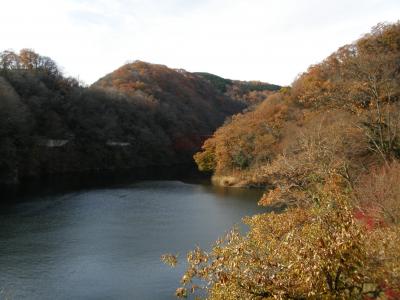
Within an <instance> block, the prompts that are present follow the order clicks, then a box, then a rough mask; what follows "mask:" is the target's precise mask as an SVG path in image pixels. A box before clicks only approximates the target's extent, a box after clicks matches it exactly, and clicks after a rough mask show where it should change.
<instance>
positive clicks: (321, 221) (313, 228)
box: [163, 22, 400, 299]
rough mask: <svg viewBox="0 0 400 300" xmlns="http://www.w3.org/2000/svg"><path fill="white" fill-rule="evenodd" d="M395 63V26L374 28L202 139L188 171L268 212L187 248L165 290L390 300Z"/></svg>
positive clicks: (398, 237)
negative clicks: (172, 285) (236, 189)
mask: <svg viewBox="0 0 400 300" xmlns="http://www.w3.org/2000/svg"><path fill="white" fill-rule="evenodd" d="M399 62H400V23H399V22H397V23H394V24H378V26H376V27H374V28H373V30H372V31H371V33H369V34H366V35H364V36H363V37H362V38H360V39H359V40H357V41H355V42H354V43H351V44H349V45H345V46H343V47H341V48H339V49H338V50H337V51H336V52H334V53H333V54H332V55H330V56H329V57H327V58H326V59H325V60H324V61H322V62H321V63H319V64H316V65H313V66H310V67H309V69H308V70H307V71H306V72H304V73H303V74H301V75H300V76H299V78H298V79H297V80H296V81H295V82H294V83H293V84H292V86H291V87H289V88H285V89H282V90H281V91H280V92H279V93H276V94H273V95H271V96H269V97H268V99H267V100H265V101H264V102H262V103H261V104H259V105H258V106H257V107H254V108H253V109H251V110H250V111H247V112H244V113H240V114H237V115H235V116H233V117H232V119H231V122H229V123H226V124H224V125H223V126H222V127H221V128H219V129H218V130H217V131H216V132H215V133H214V135H213V136H212V137H211V138H210V139H208V140H207V141H206V142H205V143H204V145H203V148H202V151H201V152H199V153H197V154H196V155H195V160H196V162H197V164H198V166H199V168H200V169H201V170H207V171H213V172H214V180H215V182H216V183H217V184H221V185H226V186H264V187H267V188H268V189H267V190H266V192H265V194H264V196H263V197H262V198H261V199H260V201H259V204H260V205H264V206H267V207H268V208H269V211H271V210H273V211H274V213H270V212H269V213H265V214H260V215H255V216H252V217H249V218H246V219H245V223H246V224H247V225H249V227H250V229H249V231H248V233H247V234H245V235H243V234H241V233H240V232H238V231H237V230H232V232H230V233H229V234H227V236H226V237H224V238H222V239H220V240H218V242H216V244H215V246H214V247H213V248H212V250H211V251H203V250H201V249H199V248H196V249H195V250H193V251H192V252H190V253H189V254H188V256H187V257H188V262H189V266H188V269H187V271H186V273H185V274H184V276H183V277H182V281H181V282H182V284H183V286H182V287H181V288H179V289H178V290H177V295H179V296H185V295H187V294H189V293H190V292H195V293H196V291H197V290H198V289H199V288H201V287H205V288H206V290H207V292H208V299H400V272H399V270H400V256H399V253H400V225H399V224H400V188H399V180H400V161H399V160H400V69H399ZM163 258H164V260H165V261H167V262H168V261H169V262H172V263H173V264H175V263H176V260H174V259H175V257H174V256H168V255H166V256H164V257H163ZM193 279H195V280H193ZM198 279H200V282H201V281H202V282H203V283H204V286H199V284H198V283H199V280H198ZM192 282H196V285H195V286H194V287H193V284H192Z"/></svg>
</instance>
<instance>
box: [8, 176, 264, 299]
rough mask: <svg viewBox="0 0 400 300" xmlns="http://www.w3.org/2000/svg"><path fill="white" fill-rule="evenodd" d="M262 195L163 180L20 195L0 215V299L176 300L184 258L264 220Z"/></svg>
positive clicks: (199, 183) (175, 180)
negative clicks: (238, 227) (246, 223)
mask: <svg viewBox="0 0 400 300" xmlns="http://www.w3.org/2000/svg"><path fill="white" fill-rule="evenodd" d="M260 195H261V191H259V190H249V189H235V188H230V189H229V188H217V187H213V186H211V185H210V184H209V183H208V181H205V182H203V181H200V182H186V181H182V180H177V179H168V180H157V181H151V180H145V181H137V180H133V181H132V182H124V183H123V184H115V183H113V184H112V185H110V186H104V185H103V186H100V187H88V188H84V187H79V188H76V189H75V190H64V191H57V192H54V191H52V192H46V193H33V194H32V195H24V196H23V197H22V196H21V197H20V199H18V201H17V202H16V203H14V204H12V205H8V206H6V207H2V208H1V212H0V299H41V300H45V299H49V300H50V299H51V300H53V299H152V300H155V299H175V297H174V291H175V289H176V288H177V287H178V285H179V279H180V277H181V275H182V273H183V270H184V262H185V254H186V252H187V251H188V250H191V249H193V248H194V247H195V246H196V245H199V246H201V247H203V248H210V245H211V244H212V242H213V241H215V240H216V239H217V238H218V237H219V236H221V235H223V234H224V233H226V232H227V230H229V228H231V227H232V225H234V224H238V223H239V222H240V220H241V218H242V217H244V216H247V215H252V214H254V213H257V212H262V211H263V210H262V208H260V207H258V206H257V200H258V199H259V197H260ZM167 252H168V253H179V254H180V258H181V262H183V263H180V264H179V265H178V267H177V268H176V269H171V268H170V267H168V266H166V265H164V264H163V263H162V262H161V261H160V256H161V255H162V254H164V253H167Z"/></svg>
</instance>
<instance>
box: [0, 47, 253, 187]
mask: <svg viewBox="0 0 400 300" xmlns="http://www.w3.org/2000/svg"><path fill="white" fill-rule="evenodd" d="M244 107H245V105H244V104H243V103H242V102H239V101H235V100H232V99H231V98H229V97H227V96H225V95H223V94H222V93H220V92H219V91H218V90H217V89H215V88H214V87H213V86H212V85H211V84H210V83H209V82H208V81H206V80H203V79H202V78H200V77H199V76H196V75H193V74H190V73H187V72H184V71H176V70H172V69H169V68H167V67H165V66H159V65H151V64H148V63H143V62H135V63H133V64H128V65H125V66H123V67H122V68H120V69H118V70H117V71H115V72H113V73H112V74H110V75H107V76H106V77H104V78H102V79H101V80H99V81H98V82H97V83H95V84H94V85H93V86H91V87H83V86H82V85H81V84H80V83H79V82H78V81H76V80H75V79H73V78H65V77H64V76H63V75H62V73H61V72H60V70H59V68H58V67H57V65H56V63H55V62H54V61H53V60H51V59H50V58H48V57H43V56H40V55H38V54H37V53H35V52H33V51H32V50H27V49H24V50H21V52H20V53H14V52H12V51H4V52H2V53H1V54H0V141H1V144H0V182H1V183H10V184H12V183H16V182H18V180H19V179H20V178H23V177H26V176H41V175H45V174H53V173H68V172H86V171H100V170H118V169H126V168H134V167H143V166H150V165H157V166H158V165H172V164H177V163H187V162H190V161H191V160H192V158H191V157H192V155H193V153H194V152H195V151H197V150H198V149H199V147H200V145H201V143H202V142H203V141H204V139H205V138H206V137H207V136H209V135H210V134H211V133H212V132H213V131H214V130H215V129H216V128H217V127H218V126H219V125H221V124H222V123H223V122H224V120H225V118H226V117H227V116H230V115H232V114H234V113H237V112H239V111H241V110H242V109H243V108H244Z"/></svg>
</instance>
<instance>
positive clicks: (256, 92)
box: [195, 72, 281, 105]
mask: <svg viewBox="0 0 400 300" xmlns="http://www.w3.org/2000/svg"><path fill="white" fill-rule="evenodd" d="M195 74H196V75H198V76H200V77H202V78H204V79H206V80H207V81H209V82H210V83H211V84H212V85H213V86H214V87H215V88H216V89H218V90H219V91H220V92H221V93H224V94H225V95H226V96H228V97H230V98H232V99H235V100H238V101H242V102H244V103H246V104H248V105H255V104H258V103H260V102H262V101H263V100H265V99H266V98H267V97H268V96H269V95H271V94H272V93H274V92H276V91H279V89H280V88H281V87H280V86H279V85H276V84H270V83H266V82H261V81H240V80H231V79H225V78H222V77H219V76H217V75H214V74H210V73H204V72H198V73H195Z"/></svg>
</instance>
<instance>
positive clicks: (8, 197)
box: [0, 164, 210, 206]
mask: <svg viewBox="0 0 400 300" xmlns="http://www.w3.org/2000/svg"><path fill="white" fill-rule="evenodd" d="M147 180H180V181H183V182H188V183H198V184H205V185H209V184H210V175H209V174H205V173H201V172H199V171H198V170H197V167H196V166H195V165H192V164H183V165H175V166H171V167H147V168H136V169H130V170H123V171H101V172H100V171H99V172H86V173H79V174H53V175H45V176H43V177H41V178H25V179H23V180H21V183H20V184H19V185H18V186H10V187H2V188H0V195H1V198H0V206H9V205H12V204H14V203H16V202H23V201H24V200H25V199H26V198H29V199H30V200H31V199H32V197H43V196H49V195H57V194H64V193H68V192H77V191H81V190H90V189H101V188H108V189H109V188H113V187H114V188H117V187H119V186H124V185H129V184H132V183H134V182H138V181H147Z"/></svg>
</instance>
